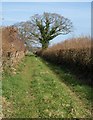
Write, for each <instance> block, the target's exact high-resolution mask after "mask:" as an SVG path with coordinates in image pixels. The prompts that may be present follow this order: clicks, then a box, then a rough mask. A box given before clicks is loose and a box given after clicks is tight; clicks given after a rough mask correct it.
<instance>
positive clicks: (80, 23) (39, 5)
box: [0, 0, 91, 43]
mask: <svg viewBox="0 0 93 120" xmlns="http://www.w3.org/2000/svg"><path fill="white" fill-rule="evenodd" d="M6 1H7V0H6ZM0 12H2V18H3V19H4V20H3V22H2V25H5V26H7V25H12V24H14V23H16V22H21V21H26V20H29V17H31V16H32V15H34V14H37V13H38V14H42V13H43V12H51V13H58V14H61V15H62V16H64V17H67V18H69V19H70V20H71V21H72V22H73V26H74V29H73V30H74V32H73V33H71V34H68V35H66V36H62V35H61V36H59V37H56V38H55V39H54V41H53V42H52V43H57V42H60V41H61V40H64V39H67V38H71V37H73V36H80V35H90V34H91V3H90V2H3V3H2V11H1V10H0Z"/></svg>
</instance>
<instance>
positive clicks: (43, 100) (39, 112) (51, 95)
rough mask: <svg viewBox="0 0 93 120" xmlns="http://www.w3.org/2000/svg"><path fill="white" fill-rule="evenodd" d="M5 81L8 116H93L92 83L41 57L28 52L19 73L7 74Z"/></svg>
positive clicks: (5, 106) (4, 110) (6, 114)
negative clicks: (92, 109)
mask: <svg viewBox="0 0 93 120" xmlns="http://www.w3.org/2000/svg"><path fill="white" fill-rule="evenodd" d="M66 81H68V82H66ZM2 84H3V87H2V89H3V98H4V104H3V114H4V117H10V118H12V117H13V118H87V117H90V114H91V110H90V106H89V105H90V104H89V103H90V99H91V97H90V96H91V95H90V87H89V86H85V85H80V84H79V83H78V82H76V78H75V77H74V76H73V75H71V74H68V72H66V71H65V70H64V69H62V68H60V67H57V66H54V65H51V64H49V63H47V62H45V61H43V60H42V59H41V58H38V57H35V56H31V57H30V56H26V57H25V59H24V60H23V62H22V63H21V64H20V65H19V68H18V70H17V74H16V75H9V74H4V75H3V80H2ZM73 84H74V85H73ZM87 98H88V99H87Z"/></svg>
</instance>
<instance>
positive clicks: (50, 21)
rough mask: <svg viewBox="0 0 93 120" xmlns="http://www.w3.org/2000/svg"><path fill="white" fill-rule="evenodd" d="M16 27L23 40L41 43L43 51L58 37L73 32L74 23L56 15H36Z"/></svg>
mask: <svg viewBox="0 0 93 120" xmlns="http://www.w3.org/2000/svg"><path fill="white" fill-rule="evenodd" d="M16 26H17V27H18V29H19V34H20V37H21V38H23V39H24V40H29V39H30V40H31V39H32V40H37V41H39V42H40V43H41V44H42V49H45V48H47V47H48V45H49V41H50V40H52V39H53V38H55V37H56V36H58V35H61V34H63V35H66V34H68V33H70V32H71V30H72V22H71V21H70V20H69V19H67V18H64V17H63V16H61V15H59V14H56V13H44V14H43V15H38V14H35V15H34V16H32V17H31V18H30V20H29V21H27V22H21V23H18V24H16ZM33 42H34V41H33Z"/></svg>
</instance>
